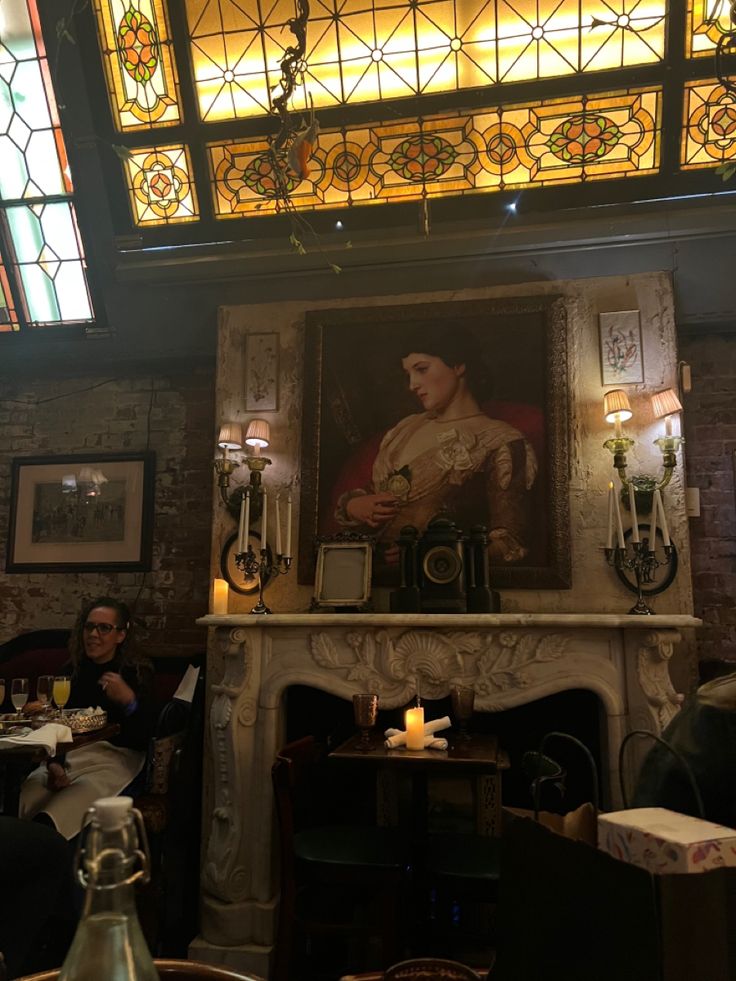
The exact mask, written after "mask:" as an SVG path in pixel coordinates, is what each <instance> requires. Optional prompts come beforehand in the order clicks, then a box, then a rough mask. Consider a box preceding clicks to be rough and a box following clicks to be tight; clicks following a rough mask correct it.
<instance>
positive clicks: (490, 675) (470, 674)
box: [310, 630, 568, 709]
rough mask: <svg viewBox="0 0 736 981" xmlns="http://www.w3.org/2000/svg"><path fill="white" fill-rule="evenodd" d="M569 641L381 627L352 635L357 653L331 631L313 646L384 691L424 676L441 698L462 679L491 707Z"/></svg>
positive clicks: (320, 656)
mask: <svg viewBox="0 0 736 981" xmlns="http://www.w3.org/2000/svg"><path fill="white" fill-rule="evenodd" d="M567 640H568V638H567V637H566V636H565V635H563V634H542V635H540V634H537V633H528V632H521V633H514V632H513V631H503V632H502V633H498V632H492V633H480V632H472V631H451V632H447V633H443V632H441V631H432V632H430V631H426V630H408V631H406V633H404V634H402V635H401V636H400V637H399V638H397V639H394V638H393V637H392V636H391V635H390V634H389V632H388V631H386V630H378V631H363V632H358V631H351V632H350V633H349V634H348V635H347V637H346V642H347V646H348V649H349V651H350V652H351V654H352V657H351V656H350V654H349V653H347V652H345V653H344V654H342V653H341V651H340V650H339V649H338V648H337V646H336V645H335V642H334V641H333V639H332V637H330V636H329V635H328V634H326V633H320V634H312V635H311V636H310V648H311V651H312V657H313V658H314V660H315V662H316V663H317V664H318V665H319V666H320V667H321V668H324V669H327V670H331V671H334V670H342V671H345V677H346V679H347V680H348V681H355V682H359V683H361V685H368V686H369V687H370V688H371V689H372V690H374V691H377V692H379V693H384V694H388V693H389V692H392V691H393V692H394V693H396V692H397V691H398V690H400V689H401V688H405V687H407V685H408V686H410V687H414V686H415V685H416V680H417V678H419V679H420V687H421V691H422V694H423V695H424V696H425V697H426V698H441V697H442V696H444V695H446V694H447V691H448V686H449V684H450V682H451V681H453V680H456V679H459V678H462V679H463V680H464V681H465V682H466V683H468V684H474V685H475V688H476V691H477V693H478V695H479V696H480V697H481V698H483V699H484V701H485V702H486V708H487V709H490V708H491V706H489V705H488V701H489V700H490V699H492V698H493V696H494V695H498V694H500V693H501V692H504V691H507V690H508V689H509V688H523V687H525V686H526V685H528V684H529V683H530V681H531V679H530V676H529V669H530V668H531V667H533V665H534V664H539V663H543V662H545V661H553V660H556V659H557V658H560V657H562V656H563V654H564V653H565V650H566V646H567Z"/></svg>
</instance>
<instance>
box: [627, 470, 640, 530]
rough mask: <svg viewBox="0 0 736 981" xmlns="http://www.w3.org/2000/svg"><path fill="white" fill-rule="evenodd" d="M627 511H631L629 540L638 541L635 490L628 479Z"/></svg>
mask: <svg viewBox="0 0 736 981" xmlns="http://www.w3.org/2000/svg"><path fill="white" fill-rule="evenodd" d="M629 511H630V512H631V540H632V542H635V543H636V542H638V541H639V517H638V515H637V513H636V491H635V490H634V484H633V483H632V482H631V481H629Z"/></svg>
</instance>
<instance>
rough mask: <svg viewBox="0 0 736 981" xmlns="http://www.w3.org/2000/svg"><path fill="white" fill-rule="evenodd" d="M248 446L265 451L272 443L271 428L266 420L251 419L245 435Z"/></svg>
mask: <svg viewBox="0 0 736 981" xmlns="http://www.w3.org/2000/svg"><path fill="white" fill-rule="evenodd" d="M245 442H246V443H247V444H248V446H258V447H260V448H261V449H265V448H266V447H267V446H268V444H269V443H270V442H271V427H270V426H269V425H268V423H267V422H266V421H265V419H251V421H250V422H249V423H248V429H247V431H246V434H245Z"/></svg>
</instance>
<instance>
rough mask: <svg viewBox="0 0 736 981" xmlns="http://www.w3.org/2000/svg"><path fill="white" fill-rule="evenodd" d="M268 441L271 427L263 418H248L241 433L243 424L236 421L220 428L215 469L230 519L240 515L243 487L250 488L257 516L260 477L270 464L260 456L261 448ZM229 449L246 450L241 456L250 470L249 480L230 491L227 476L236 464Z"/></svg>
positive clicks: (257, 515)
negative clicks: (219, 454)
mask: <svg viewBox="0 0 736 981" xmlns="http://www.w3.org/2000/svg"><path fill="white" fill-rule="evenodd" d="M270 442H271V427H270V426H269V424H268V423H267V422H266V421H265V419H251V420H250V422H249V423H248V425H247V427H246V430H245V435H243V426H242V425H241V423H239V422H226V423H223V425H222V426H221V427H220V434H219V436H218V437H217V445H218V447H219V448H220V449H221V450H222V456H221V457H218V458H217V459H216V460H215V471H216V473H217V483H218V486H219V488H220V496H221V497H222V502H223V504H224V505H225V506H226V507H227V509H228V511H230V513H231V514H232V515H233V517H234V518H237V517H238V515H239V514H240V508H241V502H242V499H243V495H244V494H245V491H246V488H247V487H250V491H251V512H252V515H253V519H254V520H255V519H257V518H258V517H259V516H260V513H261V506H262V501H261V478H262V475H263V471H264V470H265V469H266V467H267V466H268V465H269V464H270V463H271V461H270V460H269V458H268V457H267V456H263V454H262V453H261V450H264V449H266V447H267V446H268V445H269V444H270ZM233 450H245V451H246V456H245V458H244V459H245V463H246V465H247V467H248V470H249V471H250V482H249V484H247V485H246V484H241V485H240V486H239V487H237V488H236V489H235V490H234V491H233V492H232V493H230V477H231V476H232V475H233V473H234V472H235V470H236V468H237V467H239V466H240V463H239V462H238V461H237V460H235V459H234V458H233V457H232V456H231V452H232V451H233Z"/></svg>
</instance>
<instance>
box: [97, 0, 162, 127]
mask: <svg viewBox="0 0 736 981" xmlns="http://www.w3.org/2000/svg"><path fill="white" fill-rule="evenodd" d="M94 2H95V11H96V14H97V26H98V32H99V36H100V46H101V48H102V58H103V62H104V65H105V74H106V77H107V86H108V94H109V97H110V104H111V106H112V111H113V117H114V119H115V125H116V126H117V128H118V129H119V130H135V129H150V128H151V127H152V126H167V125H172V124H175V123H178V122H180V120H181V111H180V109H179V82H178V77H177V74H176V65H175V62H174V58H173V52H172V46H171V38H170V36H169V26H168V17H167V13H166V7H165V6H164V3H163V2H162V0H94Z"/></svg>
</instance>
